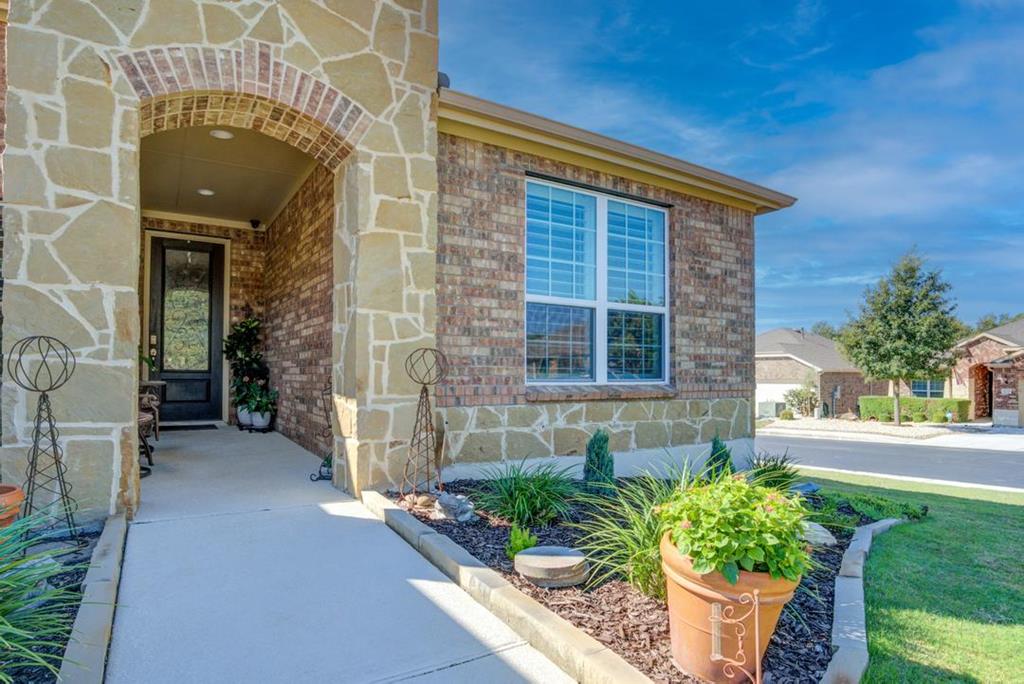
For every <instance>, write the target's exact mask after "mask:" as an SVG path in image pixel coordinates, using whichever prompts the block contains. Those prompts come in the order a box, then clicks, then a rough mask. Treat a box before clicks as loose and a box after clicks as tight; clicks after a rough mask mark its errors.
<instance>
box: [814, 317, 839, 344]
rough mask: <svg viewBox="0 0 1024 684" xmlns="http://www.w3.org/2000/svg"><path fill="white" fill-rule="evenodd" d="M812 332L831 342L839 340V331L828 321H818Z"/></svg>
mask: <svg viewBox="0 0 1024 684" xmlns="http://www.w3.org/2000/svg"><path fill="white" fill-rule="evenodd" d="M811 332H812V333H814V334H815V335H821V336H822V337H827V338H828V339H830V340H835V339H839V329H838V328H837V327H836V326H834V325H832V324H831V323H829V322H828V321H818V322H817V323H815V324H814V325H812V326H811Z"/></svg>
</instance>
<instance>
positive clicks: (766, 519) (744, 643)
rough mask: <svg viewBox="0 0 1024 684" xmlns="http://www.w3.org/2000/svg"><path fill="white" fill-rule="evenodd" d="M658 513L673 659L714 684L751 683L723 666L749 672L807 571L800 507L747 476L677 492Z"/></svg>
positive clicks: (720, 479)
mask: <svg viewBox="0 0 1024 684" xmlns="http://www.w3.org/2000/svg"><path fill="white" fill-rule="evenodd" d="M660 512H661V516H662V521H663V522H664V524H665V529H666V531H665V534H664V536H663V537H662V540H661V560H662V568H663V569H664V570H665V578H666V582H667V587H668V610H669V635H670V638H671V641H672V660H673V662H674V663H675V665H676V667H678V668H679V669H681V670H683V671H684V672H687V673H690V674H692V675H696V676H698V677H702V678H704V679H707V680H710V681H713V682H738V681H745V680H746V675H744V673H743V672H742V671H741V670H739V668H732V667H728V666H727V662H726V661H727V660H731V661H734V662H737V661H738V662H740V663H742V665H741V666H742V668H744V669H745V670H747V671H748V672H750V673H751V674H753V672H754V671H755V669H756V668H757V666H758V663H760V661H761V658H762V657H764V652H765V649H766V648H767V646H768V641H769V639H771V636H772V633H773V632H774V631H775V626H776V623H777V622H778V620H779V614H780V613H781V612H782V608H783V606H785V604H786V603H787V602H789V600H790V599H791V598H793V592H794V591H795V590H796V587H797V585H798V584H799V583H800V578H801V576H802V575H803V573H804V572H805V571H806V570H807V569H808V568H809V566H810V554H809V550H808V547H807V545H806V542H804V541H803V540H802V539H801V538H800V536H801V535H800V533H801V530H802V525H803V520H804V517H805V516H806V514H807V512H806V510H805V509H804V506H803V504H802V503H801V501H800V499H799V497H798V496H795V495H794V496H787V495H785V494H783V493H781V492H779V491H777V490H774V489H770V488H768V487H763V486H759V485H754V484H750V483H749V482H748V481H747V479H746V477H745V476H744V475H742V474H735V475H729V474H722V475H720V476H719V477H717V478H715V479H713V480H712V481H711V482H708V483H706V484H703V485H700V486H696V487H691V488H689V489H687V490H685V491H680V492H677V494H676V495H675V496H674V497H673V498H672V499H671V500H670V501H669V502H668V503H666V504H665V505H663V507H662V508H661V511H660ZM755 590H756V592H757V602H758V607H757V615H758V620H757V624H756V625H755V621H754V615H755V613H754V612H753V611H752V608H753V604H752V603H751V599H752V598H753V596H754V592H755ZM745 616H746V617H745ZM722 617H725V618H726V620H720V618H722ZM744 617H745V619H742V620H740V622H739V623H736V622H729V619H735V618H744ZM713 618H714V619H713ZM755 630H756V631H755Z"/></svg>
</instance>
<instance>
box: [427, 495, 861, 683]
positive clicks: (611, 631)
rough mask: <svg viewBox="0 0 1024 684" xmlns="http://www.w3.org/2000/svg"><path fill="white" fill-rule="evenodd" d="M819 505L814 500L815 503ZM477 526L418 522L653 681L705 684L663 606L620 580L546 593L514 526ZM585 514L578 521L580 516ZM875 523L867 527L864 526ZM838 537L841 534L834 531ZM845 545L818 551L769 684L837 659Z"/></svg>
mask: <svg viewBox="0 0 1024 684" xmlns="http://www.w3.org/2000/svg"><path fill="white" fill-rule="evenodd" d="M477 484H478V483H477V482H474V481H470V480H458V481H455V482H451V483H447V484H446V485H445V488H446V490H448V491H450V492H453V493H466V494H468V493H469V491H470V490H471V489H472V488H473V487H474V486H477ZM811 503H812V505H813V503H814V501H813V497H811ZM478 513H479V514H480V519H479V520H477V521H476V522H474V523H468V524H467V523H458V522H455V521H450V520H431V519H430V518H429V517H427V516H426V515H425V514H422V515H421V514H419V513H418V512H417V513H416V515H417V517H418V518H419V519H420V520H422V522H424V523H425V524H427V525H428V526H430V527H431V528H433V529H434V530H436V531H438V532H440V533H441V534H445V535H447V536H448V537H450V538H451V539H452V541H454V542H455V543H457V544H459V545H460V546H461V547H462V548H464V549H466V550H467V551H469V552H470V553H471V554H473V555H474V556H475V557H476V558H477V559H479V560H480V561H481V562H483V563H484V564H486V565H488V566H490V567H491V568H493V569H494V570H497V571H498V572H500V573H501V574H502V575H503V576H504V577H505V579H506V580H508V581H509V582H510V583H511V584H513V585H514V586H515V587H516V588H518V589H519V590H520V591H522V592H523V593H524V594H526V595H528V596H530V597H532V598H533V599H535V600H537V601H539V602H540V603H542V604H544V605H545V606H546V607H547V608H549V609H550V610H552V611H554V612H555V613H557V614H558V615H560V616H561V617H563V618H565V619H566V620H568V621H569V622H571V623H573V624H574V625H576V626H577V627H579V628H580V629H582V630H583V631H585V632H587V633H588V634H590V635H591V636H592V637H594V638H595V639H597V640H598V641H600V642H601V643H603V644H605V645H606V646H608V648H610V649H612V650H613V651H615V652H616V653H618V654H619V655H621V656H622V657H623V658H624V659H626V660H627V661H628V662H629V663H630V664H632V665H633V666H634V667H636V668H637V669H638V670H640V671H641V672H643V673H644V674H646V675H647V676H648V677H650V678H651V679H652V680H653V681H655V682H659V683H665V684H669V683H672V684H674V683H676V682H700V681H702V680H699V679H697V678H694V677H690V676H688V675H685V674H683V673H681V672H680V671H679V670H677V669H676V668H675V666H674V665H672V662H671V656H670V653H669V633H668V610H667V608H666V606H665V604H664V603H663V602H662V601H659V600H657V599H653V598H650V597H648V596H645V595H644V594H641V593H640V592H639V591H637V590H636V589H634V588H633V587H631V586H630V585H629V584H626V583H625V582H622V581H618V580H611V581H607V582H604V583H602V584H600V585H599V586H596V587H590V588H587V589H582V588H579V587H570V588H565V589H542V588H540V587H537V586H535V585H533V584H531V583H530V582H528V581H526V580H525V579H523V578H522V577H520V576H519V575H518V574H517V573H516V572H515V570H514V568H513V565H512V561H510V560H509V559H508V558H507V557H506V556H505V544H506V542H507V541H508V533H509V523H508V522H507V521H505V520H502V519H500V518H495V517H491V516H489V515H488V514H487V513H484V512H481V511H478ZM579 514H580V513H579V512H578V511H576V512H574V515H577V516H578V515H579ZM867 522H871V521H870V520H867V519H864V520H863V521H862V524H863V523H867ZM531 531H532V532H533V533H534V534H535V535H536V536H537V538H538V542H537V543H538V544H540V545H559V546H576V544H577V542H578V540H579V537H580V532H579V531H577V530H576V529H574V528H572V527H568V526H565V525H552V526H550V527H544V528H536V529H533V530H531ZM833 532H834V533H835V531H834V530H833ZM835 536H836V539H837V541H838V543H837V544H836V545H835V546H833V547H830V548H822V549H817V550H816V551H815V552H814V559H815V561H817V568H816V569H815V570H814V571H813V572H811V573H808V574H807V575H806V576H805V577H804V578H803V580H802V582H801V583H800V589H799V590H798V591H797V593H796V594H795V595H794V597H793V600H792V601H791V602H790V603H789V604H788V605H787V606H786V609H785V610H784V611H783V613H782V617H781V618H780V619H779V624H778V627H777V628H776V630H775V634H774V635H773V636H772V639H771V641H770V642H769V644H768V650H767V652H766V654H765V657H764V660H763V661H762V667H763V672H764V675H763V681H764V682H765V683H766V684H772V683H774V684H781V683H783V682H787V683H788V682H818V681H820V679H821V677H822V675H823V674H824V673H825V668H826V667H828V663H829V660H830V659H831V658H832V646H831V641H832V603H833V595H834V591H835V578H836V575H838V574H839V566H840V564H841V561H842V557H843V552H844V551H845V550H846V547H847V546H848V545H849V543H850V539H851V538H852V536H853V535H852V531H845V532H843V531H841V532H839V533H835Z"/></svg>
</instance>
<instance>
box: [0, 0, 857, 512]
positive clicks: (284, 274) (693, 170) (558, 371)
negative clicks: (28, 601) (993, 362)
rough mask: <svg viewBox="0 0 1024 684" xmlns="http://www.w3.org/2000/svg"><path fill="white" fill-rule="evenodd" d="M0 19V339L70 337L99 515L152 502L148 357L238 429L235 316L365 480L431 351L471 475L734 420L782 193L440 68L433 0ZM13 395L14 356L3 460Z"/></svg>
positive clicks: (185, 402) (76, 442) (408, 411)
mask: <svg viewBox="0 0 1024 684" xmlns="http://www.w3.org/2000/svg"><path fill="white" fill-rule="evenodd" d="M0 4H2V3H0ZM35 6H38V7H37V8H36V9H33V7H35ZM4 14H5V13H4V12H3V11H2V10H0V18H2V19H6V18H7V17H6V16H2V15H4ZM9 22H10V23H9V24H6V23H4V22H3V21H0V36H3V35H4V34H5V33H6V51H5V52H4V51H2V50H0V54H5V55H6V60H7V62H6V63H7V64H9V65H10V70H9V72H8V73H7V77H8V80H7V81H6V82H4V81H0V95H3V96H5V97H6V103H7V108H6V112H7V117H6V131H5V134H4V136H3V137H4V138H5V139H6V145H7V147H6V150H5V151H4V153H3V174H4V175H3V178H2V180H3V188H4V191H5V192H6V196H5V197H4V200H5V202H4V206H3V229H4V232H5V233H6V235H5V236H4V237H5V239H4V253H3V264H4V267H5V271H4V278H5V280H4V282H3V312H4V320H3V331H2V334H3V341H4V343H5V348H9V346H10V345H11V344H12V343H13V342H14V341H16V340H18V339H19V338H21V337H24V336H26V335H32V334H49V335H53V336H56V337H58V338H60V339H62V340H64V341H65V342H66V343H68V344H69V345H70V346H71V347H72V348H73V349H74V350H75V352H76V355H77V357H78V359H79V365H78V369H77V371H76V373H75V376H74V378H73V379H72V381H71V382H70V383H68V384H67V385H66V386H65V387H63V388H61V389H60V390H59V391H58V392H56V393H55V394H54V398H53V401H54V406H55V410H56V412H57V418H58V420H59V421H60V429H61V437H62V443H63V446H64V451H65V458H66V461H67V463H68V466H69V477H70V479H71V480H72V483H73V485H74V487H75V489H74V494H75V496H76V497H77V498H78V500H79V502H80V503H81V504H82V506H83V508H84V509H86V510H88V511H90V512H91V513H92V514H101V513H104V512H106V511H108V510H109V511H113V510H126V511H127V512H128V513H129V514H131V513H132V512H133V511H134V510H135V508H136V507H137V505H138V502H139V498H140V481H139V468H138V451H137V446H138V444H137V429H136V419H137V418H136V416H137V382H138V381H139V379H140V367H139V362H138V358H139V353H140V352H142V353H145V354H147V355H150V356H152V357H153V358H154V360H155V361H156V363H157V368H158V370H157V372H155V373H154V374H152V375H151V376H150V379H158V380H160V381H163V382H166V383H167V385H166V389H165V396H164V400H165V401H164V406H163V407H162V410H163V411H164V412H165V415H166V416H173V417H174V418H176V419H178V420H189V421H211V420H213V421H216V420H230V419H231V417H232V412H231V409H230V407H229V406H228V396H227V395H228V391H227V389H228V384H227V383H228V374H227V369H226V367H225V364H223V363H222V358H221V336H222V335H223V334H224V333H225V332H226V330H227V329H228V328H229V327H230V325H231V324H232V323H234V322H237V321H238V320H240V319H241V318H242V317H244V316H245V315H246V314H247V313H250V312H251V313H254V314H256V315H257V316H259V317H260V318H261V319H262V320H263V321H264V326H265V336H264V342H265V346H266V349H265V356H266V360H267V362H268V364H269V366H270V372H271V384H272V385H273V386H274V387H276V388H278V389H279V390H280V392H281V396H280V400H279V402H278V403H279V412H278V416H277V423H276V425H277V428H278V429H279V430H280V431H281V432H282V433H283V434H284V435H286V436H287V437H289V438H291V439H292V440H294V441H296V442H297V443H299V444H301V445H303V446H304V447H306V448H307V449H309V450H312V451H315V452H317V453H319V454H322V453H331V452H333V455H334V463H335V476H336V483H335V484H336V485H337V486H339V487H342V488H345V489H347V490H349V491H351V492H353V493H358V492H359V491H360V490H362V489H364V488H366V487H377V486H381V487H383V486H394V485H396V484H399V483H400V482H401V480H402V470H403V466H404V464H405V461H406V457H407V454H408V441H409V439H410V436H411V433H412V430H413V425H414V420H415V410H416V402H417V397H418V393H419V386H418V385H416V384H415V383H414V382H412V381H411V380H410V379H409V377H408V376H407V373H406V368H405V362H406V359H407V358H408V357H409V355H410V354H411V352H413V351H414V350H416V349H418V348H421V347H437V348H439V349H440V350H442V351H443V352H444V353H445V354H446V355H447V358H448V362H449V367H448V375H447V378H446V379H445V380H444V381H443V382H442V383H441V384H440V385H439V386H437V388H436V391H435V398H436V405H437V410H438V414H439V415H440V417H441V418H442V420H443V429H444V431H445V445H446V454H445V458H446V460H447V461H448V462H453V463H454V464H456V465H457V466H462V465H464V464H475V463H480V462H485V461H497V460H501V459H508V460H519V459H524V458H531V457H542V456H550V455H560V456H561V455H575V456H578V455H580V454H582V453H583V452H584V449H585V444H586V441H587V439H588V438H589V437H590V436H591V435H592V434H593V433H594V431H595V430H597V429H598V428H606V429H608V431H609V432H610V434H611V443H612V448H613V449H614V450H615V451H616V452H618V453H620V454H628V453H636V454H638V456H637V458H636V459H634V461H633V462H635V463H642V462H643V459H644V458H646V456H645V454H651V455H662V454H663V453H664V449H665V448H673V449H676V450H677V451H676V453H678V450H682V449H691V450H694V451H696V450H697V449H703V448H704V445H706V444H707V443H708V442H709V441H710V440H711V439H712V438H713V437H714V436H715V435H716V434H718V435H720V436H721V437H723V438H725V439H731V440H750V439H751V438H752V435H753V426H752V414H753V406H752V401H753V398H754V384H755V381H754V361H753V351H754V219H755V217H756V216H757V215H759V214H763V213H765V212H770V211H775V210H777V209H781V208H783V207H787V206H789V205H791V204H792V203H793V202H794V199H793V198H792V197H789V196H787V195H784V194H782V193H779V192H775V191H773V190H769V189H767V188H764V187H761V186H758V185H755V184H753V183H749V182H747V181H744V180H740V179H738V178H734V177H731V176H728V175H725V174H722V173H719V172H717V171H713V170H710V169H706V168H703V167H700V166H696V165H694V164H691V163H688V162H685V161H681V160H678V159H674V158H672V157H668V156H666V155H663V154H659V153H657V152H652V151H649V150H646V149H643V148H640V147H636V146H634V145H629V144H626V143H623V142H620V141H617V140H613V139H610V138H607V137H604V136H601V135H596V134H594V133H589V132H586V131H583V130H580V129H577V128H573V127H571V126H567V125H564V124H560V123H557V122H554V121H551V120H548V119H544V118H541V117H538V116H534V115H532V114H527V113H525V112H521V111H517V110H514V109H510V108H508V107H504V106H502V105H498V104H495V103H493V102H488V101H485V100H481V99H478V98H475V97H472V96H470V95H466V94H462V93H458V92H455V91H453V90H449V89H447V88H442V87H438V83H439V77H438V72H437V49H438V45H437V42H438V41H437V6H436V2H435V0H413V1H411V2H408V1H404V0H403V1H401V2H397V3H392V2H383V1H378V2H373V1H372V0H366V1H365V2H352V3H336V2H327V3H324V2H319V1H314V0H280V2H278V1H276V0H274V1H272V0H252V1H250V2H247V3H208V2H199V0H195V1H194V2H192V1H190V0H176V1H175V2H166V1H164V0H136V1H135V2H132V3H110V2H104V3H85V2H76V3H57V2H54V3H49V4H42V5H41V4H39V3H35V4H34V5H33V3H27V2H26V3H17V4H15V5H14V6H13V8H12V9H11V11H10V16H9ZM0 66H2V64H0ZM3 73H4V69H3V68H0V74H3ZM456 77H457V75H456ZM254 226H255V227H254ZM819 370H821V369H819ZM824 370H830V369H829V367H828V366H826V367H825V368H824ZM145 375H146V373H145V372H143V376H145ZM325 387H330V388H331V391H330V395H331V401H330V405H331V417H330V424H328V422H327V421H326V420H325V419H324V418H323V416H322V411H321V401H320V399H321V392H322V391H323V389H324V388H325ZM850 394H855V392H851V393H850ZM844 396H845V395H844ZM31 401H32V397H30V396H29V395H28V394H27V393H26V392H24V391H22V390H20V389H19V388H17V387H16V386H15V385H14V384H13V383H10V382H8V381H7V378H6V377H5V382H4V384H3V407H4V411H3V450H2V462H0V465H2V468H3V471H4V474H5V475H6V474H7V473H21V472H23V470H24V456H25V453H26V449H27V446H28V445H29V443H30V435H31V429H32V426H31V416H32V408H31V404H30V402H31ZM196 434H197V435H199V433H196ZM198 438H201V437H197V439H198ZM158 453H159V452H158ZM629 462H630V459H629V458H626V459H623V460H620V461H619V463H620V464H622V463H626V464H628V463H629ZM239 467H244V465H243V464H239ZM144 494H145V492H144V483H143V484H142V485H141V495H142V496H144Z"/></svg>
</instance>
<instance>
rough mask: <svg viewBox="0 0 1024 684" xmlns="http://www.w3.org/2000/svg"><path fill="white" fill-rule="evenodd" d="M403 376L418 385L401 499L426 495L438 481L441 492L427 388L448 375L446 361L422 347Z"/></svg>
mask: <svg viewBox="0 0 1024 684" xmlns="http://www.w3.org/2000/svg"><path fill="white" fill-rule="evenodd" d="M405 372H406V373H407V374H408V375H409V377H410V378H412V380H413V382H416V383H418V384H419V385H420V399H419V403H418V404H417V405H416V423H415V425H414V426H413V431H412V441H410V442H409V459H408V460H407V461H406V462H405V470H404V472H403V473H402V489H401V494H402V495H412V496H413V497H415V496H416V495H417V493H418V492H424V493H425V492H429V491H430V490H431V489H432V488H433V486H432V485H433V483H434V481H435V480H436V481H437V489H438V490H439V491H444V485H443V484H442V483H441V476H440V473H438V469H437V465H436V463H435V461H436V459H437V432H436V431H435V430H434V411H433V409H431V407H430V389H429V388H430V387H431V386H432V385H436V384H438V383H439V382H441V381H442V380H444V378H445V376H447V375H448V359H447V358H445V355H444V354H442V353H441V352H440V351H438V350H437V349H430V348H427V347H421V348H420V349H417V350H415V351H414V352H413V353H411V354H409V358H407V359H406V360H405Z"/></svg>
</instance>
